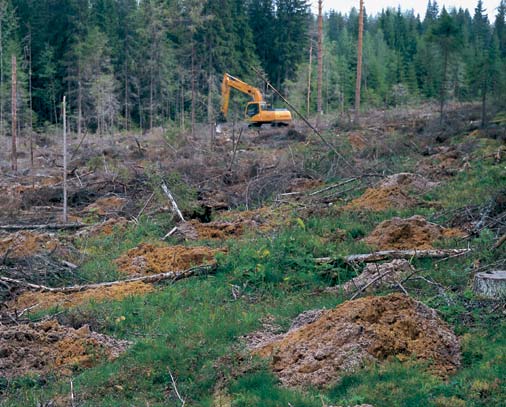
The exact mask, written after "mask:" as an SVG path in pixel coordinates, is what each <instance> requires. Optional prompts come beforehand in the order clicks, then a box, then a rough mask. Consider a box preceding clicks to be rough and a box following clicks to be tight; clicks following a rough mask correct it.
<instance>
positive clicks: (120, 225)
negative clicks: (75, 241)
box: [76, 217, 128, 237]
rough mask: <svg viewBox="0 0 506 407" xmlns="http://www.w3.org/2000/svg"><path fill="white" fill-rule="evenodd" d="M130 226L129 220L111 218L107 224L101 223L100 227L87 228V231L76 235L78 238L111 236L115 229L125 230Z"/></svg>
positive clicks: (83, 230) (84, 230)
mask: <svg viewBox="0 0 506 407" xmlns="http://www.w3.org/2000/svg"><path fill="white" fill-rule="evenodd" d="M127 225H128V220H127V219H126V218H123V217H120V218H110V219H107V220H106V221H105V222H102V223H99V224H98V225H93V226H90V227H87V228H85V229H82V230H80V231H79V232H77V233H76V236H77V237H84V236H87V237H88V236H92V237H94V236H110V235H112V233H113V232H114V229H117V230H124V229H126V227H127Z"/></svg>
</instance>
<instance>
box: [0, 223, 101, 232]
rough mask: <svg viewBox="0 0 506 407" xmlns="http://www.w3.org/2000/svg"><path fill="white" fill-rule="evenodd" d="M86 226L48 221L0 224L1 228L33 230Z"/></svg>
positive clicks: (83, 225)
mask: <svg viewBox="0 0 506 407" xmlns="http://www.w3.org/2000/svg"><path fill="white" fill-rule="evenodd" d="M86 226H92V225H85V224H83V223H48V224H45V225H0V230H7V231H16V230H33V229H48V230H65V229H80V228H84V227H86Z"/></svg>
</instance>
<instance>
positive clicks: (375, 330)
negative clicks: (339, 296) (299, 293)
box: [253, 294, 460, 387]
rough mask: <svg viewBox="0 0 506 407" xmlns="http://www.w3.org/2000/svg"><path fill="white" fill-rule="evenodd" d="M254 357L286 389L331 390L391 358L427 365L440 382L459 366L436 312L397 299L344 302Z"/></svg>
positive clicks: (456, 348) (454, 343)
mask: <svg viewBox="0 0 506 407" xmlns="http://www.w3.org/2000/svg"><path fill="white" fill-rule="evenodd" d="M253 353H254V354H257V355H259V356H261V357H271V365H272V368H273V370H274V372H275V373H276V374H277V375H278V377H279V378H280V380H281V382H282V383H283V384H284V385H286V386H317V387H324V386H328V385H332V384H334V383H336V382H337V381H339V380H340V378H341V376H342V374H343V373H345V372H348V371H353V370H355V369H358V368H360V367H362V366H364V365H365V364H367V363H368V362H374V361H383V360H387V359H389V358H392V357H393V358H397V359H399V360H401V361H405V360H408V359H411V358H414V359H416V360H425V361H428V362H429V363H430V370H431V371H432V372H433V373H436V374H440V375H443V376H445V375H447V374H448V373H452V372H454V371H455V370H456V369H457V368H458V367H459V365H460V344H459V341H458V339H457V337H456V336H455V334H454V333H453V332H452V331H451V330H450V329H449V328H448V326H447V325H446V324H445V323H444V322H443V321H442V320H441V319H439V317H438V316H437V314H436V311H434V310H433V309H430V308H428V307H427V306H425V305H423V304H421V303H419V302H416V301H414V300H413V299H411V298H410V297H408V296H405V295H401V294H392V295H389V296H387V297H367V298H361V299H358V300H355V301H348V302H346V303H344V304H342V305H340V306H338V307H337V308H335V309H333V310H329V311H325V312H324V313H323V314H322V316H321V317H320V318H318V319H317V320H316V321H315V322H312V323H310V324H308V325H305V326H303V327H301V328H299V329H296V330H293V331H290V332H288V333H287V334H285V335H284V336H282V337H281V338H280V339H279V338H278V339H277V340H275V341H274V342H272V343H269V344H267V345H264V346H262V347H260V348H256V349H253Z"/></svg>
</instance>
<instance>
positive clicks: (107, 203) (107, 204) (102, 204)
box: [84, 196, 127, 216]
mask: <svg viewBox="0 0 506 407" xmlns="http://www.w3.org/2000/svg"><path fill="white" fill-rule="evenodd" d="M126 204H127V200H126V199H125V198H120V197H117V196H106V197H103V198H99V199H97V200H96V201H95V202H94V203H92V204H91V205H88V206H87V207H86V208H84V211H85V212H90V213H95V214H97V215H100V216H106V215H110V214H114V213H118V212H119V211H121V210H122V209H123V208H124V207H125V205H126Z"/></svg>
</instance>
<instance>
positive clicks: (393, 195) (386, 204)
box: [344, 186, 418, 211]
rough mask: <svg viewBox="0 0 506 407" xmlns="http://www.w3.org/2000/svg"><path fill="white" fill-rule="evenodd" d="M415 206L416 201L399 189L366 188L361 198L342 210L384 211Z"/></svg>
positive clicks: (394, 187) (392, 187)
mask: <svg viewBox="0 0 506 407" xmlns="http://www.w3.org/2000/svg"><path fill="white" fill-rule="evenodd" d="M417 204H418V201H417V200H416V199H414V198H412V197H410V196H409V195H408V194H407V193H406V192H404V191H403V189H402V188H401V187H399V186H391V187H379V188H368V189H367V190H366V191H365V192H364V194H363V195H362V196H360V197H359V198H357V199H354V200H353V201H351V202H350V203H349V204H348V205H346V206H344V209H346V210H360V209H366V210H371V211H384V210H387V209H389V208H398V209H399V208H409V207H412V206H416V205H417Z"/></svg>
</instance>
